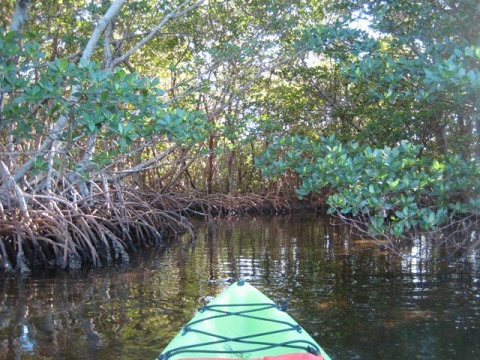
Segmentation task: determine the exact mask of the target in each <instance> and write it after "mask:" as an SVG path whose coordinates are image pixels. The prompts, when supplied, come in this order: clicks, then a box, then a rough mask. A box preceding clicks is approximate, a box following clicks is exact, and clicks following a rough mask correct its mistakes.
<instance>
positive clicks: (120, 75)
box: [0, 0, 480, 263]
mask: <svg viewBox="0 0 480 360" xmlns="http://www.w3.org/2000/svg"><path fill="white" fill-rule="evenodd" d="M479 14H480V7H479V6H478V4H477V1H475V0H465V1H461V2H459V1H453V0H452V1H451V0H427V1H422V2H416V1H414V2H411V1H404V0H383V1H370V0H354V1H346V0H345V1H343V0H341V1H328V0H325V1H318V0H302V1H295V2H285V1H276V0H275V1H263V0H255V1H248V2H241V1H220V0H209V1H207V0H197V1H194V0H186V1H183V2H182V1H160V2H158V1H156V2H155V1H149V0H143V1H135V2H126V1H124V0H114V1H111V2H109V1H102V2H92V1H70V0H64V1H51V0H48V1H42V2H30V1H28V0H7V1H3V2H2V3H1V4H0V18H1V23H0V26H1V27H2V28H1V29H0V138H1V139H2V145H1V146H2V152H1V154H0V171H1V172H0V174H1V176H2V178H1V180H0V205H1V206H2V207H1V209H0V210H1V211H2V214H3V213H4V211H5V214H6V215H5V216H3V217H2V221H5V222H6V224H7V225H5V226H7V227H8V226H9V225H8V224H10V222H12V221H13V222H15V221H17V220H18V219H17V217H18V216H19V215H18V214H21V215H20V218H22V221H20V222H17V223H16V224H17V225H15V226H17V228H16V230H12V231H10V230H9V231H8V234H9V235H8V236H7V238H8V245H9V246H11V248H12V249H13V250H12V251H19V253H21V252H22V242H23V241H24V239H25V238H32V236H33V237H35V236H34V235H32V234H33V233H31V232H29V231H30V230H29V229H30V228H29V224H32V216H33V215H32V212H31V211H32V210H34V209H35V210H38V209H39V207H45V208H47V209H49V210H52V209H54V210H52V211H54V213H55V214H56V215H54V216H56V217H57V220H58V219H62V217H63V216H64V215H65V211H66V209H70V208H74V209H75V211H80V210H81V211H80V213H83V214H84V215H85V216H87V215H88V214H90V212H91V211H92V209H91V208H90V206H93V205H94V204H102V205H105V204H108V206H106V208H105V209H104V211H105V212H104V215H103V216H105V217H108V216H111V217H112V218H113V217H115V218H118V219H123V217H126V218H127V219H125V220H119V224H120V225H119V227H120V228H121V231H120V232H119V233H118V234H124V233H129V232H128V231H126V230H125V229H126V228H125V226H124V223H129V224H130V225H131V226H132V227H131V229H133V228H135V227H136V226H137V225H138V224H140V222H138V221H137V218H136V216H137V215H135V211H131V212H130V211H125V212H121V213H111V211H114V210H113V207H118V206H119V205H118V203H115V201H117V200H118V201H119V202H120V204H122V205H126V202H125V200H124V197H123V192H126V191H127V190H128V191H130V193H131V194H133V193H135V192H138V191H139V189H141V191H145V194H149V195H145V197H146V198H149V196H150V195H151V194H170V193H172V192H184V193H185V192H187V193H188V192H195V196H196V197H197V198H199V197H207V195H209V196H210V195H211V194H213V193H224V194H229V195H232V196H234V195H238V194H245V193H252V192H254V193H257V194H266V195H269V194H273V195H275V196H278V195H282V196H286V197H289V196H295V194H297V195H299V196H301V197H306V196H308V195H309V194H311V193H314V194H318V193H325V191H327V190H328V191H331V192H332V193H331V194H330V196H329V197H328V205H329V206H330V207H331V209H332V210H331V211H335V212H337V213H338V214H339V215H340V216H341V217H343V218H344V219H347V218H356V219H359V221H360V222H361V223H362V224H363V225H365V227H366V228H367V229H369V231H370V232H371V233H375V234H383V235H387V236H390V235H392V236H405V235H406V230H409V229H414V228H415V229H420V230H434V229H438V228H439V226H442V225H443V224H445V222H447V223H448V221H451V220H453V219H457V218H458V217H462V216H467V214H469V215H472V214H473V215H476V214H478V205H479V204H478V180H477V179H478V167H479V165H478V161H479V160H478V159H479V155H480V104H479V103H480V31H479V29H478V25H476V24H479V23H480V21H479V16H480V15H479ZM330 136H334V137H332V138H331V137H330ZM459 175H460V176H459ZM440 180H441V181H440ZM295 191H296V192H295ZM110 192H112V194H114V196H113V195H112V196H110ZM139 193H141V192H139ZM142 194H143V193H142ZM142 196H143V195H142ZM112 199H113V200H112ZM111 201H112V202H111ZM39 204H40V205H39ZM59 204H62V205H61V206H58V205H59ZM114 204H115V205H114ZM112 206H113V207H112ZM5 209H6V210H5ZM144 209H145V208H144V207H142V211H144ZM18 210H20V211H18ZM69 211H70V210H69ZM42 214H43V213H41V212H39V213H38V216H39V217H41V216H43V215H42ZM52 216H53V215H52ZM142 216H143V213H142ZM75 219H76V218H75ZM176 219H177V221H178V223H180V224H181V223H182V222H183V220H181V218H176ZM97 220H98V219H96V218H92V221H94V222H96V221H97ZM75 221H76V220H75ZM75 221H73V220H72V222H70V223H69V225H68V226H66V228H69V229H71V228H75V226H77V225H76V224H75ZM145 221H146V222H147V223H148V224H149V225H148V226H149V229H150V223H151V222H152V221H151V219H150V220H145ZM144 223H145V222H142V224H144ZM18 224H20V225H18ZM70 226H71V227H70ZM102 226H103V225H102ZM141 226H143V225H141ZM8 228H9V229H13V228H10V227H8ZM20 228H22V229H23V230H21V231H20V230H19V229H20ZM66 228H65V229H66ZM99 228H100V227H99ZM18 234H24V235H18ZM40 235H41V237H42V239H43V240H42V241H44V242H45V244H48V246H53V247H54V248H55V251H54V252H57V253H64V257H67V255H65V254H67V253H69V251H72V252H73V253H75V252H77V248H75V247H73V250H65V249H67V248H68V246H70V245H68V246H67V245H58V239H56V238H55V237H53V238H55V239H56V240H55V241H53V240H52V237H48V236H46V235H45V234H44V233H42V234H40ZM122 236H124V235H118V236H117V235H115V236H114V237H112V238H115V239H116V238H117V237H118V238H119V239H120V240H121V238H122ZM137 237H138V236H137ZM120 240H119V241H120ZM52 241H53V244H55V245H52ZM90 241H92V242H93V240H92V239H90ZM112 241H113V240H112ZM115 241H116V240H115ZM115 241H114V242H115ZM121 241H123V240H121ZM1 244H3V243H1ZM42 244H43V243H42ZM57 245H58V247H57ZM77 245H78V244H77ZM42 246H43V245H42ZM48 246H47V247H48ZM82 246H83V247H84V248H88V249H89V250H88V251H91V252H92V254H93V253H94V251H93V250H92V249H93V247H91V246H89V241H86V243H85V244H83V245H78V247H79V248H81V247H82ZM122 246H123V245H122ZM125 246H126V247H128V246H127V245H125ZM0 252H1V254H3V256H4V257H5V256H7V255H6V254H7V253H8V249H4V248H3V247H0ZM8 256H10V255H8ZM8 256H7V257H8ZM92 258H95V256H94V255H92ZM1 260H2V259H1V258H0V261H1ZM65 262H66V261H63V263H65Z"/></svg>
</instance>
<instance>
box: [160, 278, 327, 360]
mask: <svg viewBox="0 0 480 360" xmlns="http://www.w3.org/2000/svg"><path fill="white" fill-rule="evenodd" d="M284 310H285V309H284V308H283V306H281V305H277V304H275V303H274V302H273V301H272V300H270V299H269V298H268V297H267V296H265V295H264V294H263V293H262V292H260V291H259V290H257V289H256V288H255V287H253V286H252V285H250V284H248V283H246V282H244V281H238V282H236V283H234V284H232V285H230V286H229V287H228V288H226V289H225V290H224V291H223V292H222V293H220V294H219V295H218V296H217V297H215V298H214V299H213V300H212V301H211V302H210V303H209V304H208V305H206V306H204V307H203V308H201V309H200V310H199V311H198V313H197V314H196V315H195V316H194V317H193V319H192V320H191V321H190V322H189V323H188V324H187V325H186V326H185V327H184V328H183V329H182V330H181V331H180V332H179V333H178V334H177V335H176V336H175V338H174V339H173V340H172V341H171V342H170V344H168V345H167V347H166V348H165V349H164V351H163V352H162V353H161V354H160V356H159V357H158V359H160V360H178V359H214V358H215V359H218V358H223V359H249V360H252V359H258V358H267V357H268V358H270V357H278V360H307V359H308V360H314V359H316V360H320V359H322V358H323V359H326V360H330V357H329V356H328V355H327V354H326V353H325V352H324V351H323V349H322V348H321V347H320V345H318V344H317V343H316V342H315V340H314V339H313V338H312V337H311V336H310V335H309V334H308V333H307V332H306V331H305V330H304V329H302V327H301V326H300V325H298V324H297V323H296V322H295V320H293V319H292V317H290V315H288V314H287V313H286V312H285V311H284Z"/></svg>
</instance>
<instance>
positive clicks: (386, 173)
mask: <svg viewBox="0 0 480 360" xmlns="http://www.w3.org/2000/svg"><path fill="white" fill-rule="evenodd" d="M420 152H421V147H420V146H419V145H414V144H412V143H409V142H407V141H402V142H401V143H400V144H399V145H397V146H395V147H384V148H372V147H370V146H365V145H360V144H359V143H357V142H348V143H342V142H340V141H338V140H337V139H335V137H333V136H331V137H329V138H325V137H323V138H322V139H321V141H314V142H312V141H309V140H308V139H306V138H300V137H286V138H279V139H277V141H276V142H274V143H273V144H271V145H270V146H269V147H268V149H267V151H266V152H265V154H264V155H263V156H262V157H261V158H260V159H259V161H258V162H257V166H259V167H260V168H261V169H262V171H263V174H264V176H266V177H275V176H278V175H280V174H282V173H284V172H285V171H287V170H290V171H292V172H294V173H296V174H297V175H298V176H299V178H300V179H301V181H302V183H301V185H300V186H299V187H298V189H297V194H298V196H299V197H304V196H307V195H308V194H310V193H315V192H320V191H321V190H323V189H325V188H328V189H330V190H331V194H330V196H329V197H328V199H327V204H328V206H329V213H336V212H338V213H339V214H341V215H342V216H351V217H361V218H368V220H369V224H368V226H369V230H370V232H371V233H374V234H381V235H387V236H395V237H403V236H404V235H405V234H406V233H407V232H408V231H409V230H411V229H413V228H415V229H419V230H423V231H431V230H435V229H436V228H438V227H439V226H441V225H442V224H444V223H445V222H446V221H447V220H448V218H449V217H451V216H457V215H458V216H463V215H465V214H467V213H474V214H478V213H479V212H480V196H479V190H480V163H479V162H478V161H466V160H463V159H461V158H460V156H458V155H452V156H445V157H443V158H442V159H433V158H431V157H428V156H420Z"/></svg>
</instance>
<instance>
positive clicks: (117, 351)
mask: <svg viewBox="0 0 480 360" xmlns="http://www.w3.org/2000/svg"><path fill="white" fill-rule="evenodd" d="M197 228H198V236H197V239H196V240H195V241H193V240H192V239H190V238H188V237H185V238H183V239H181V241H179V242H178V243H176V244H175V245H173V246H172V247H171V248H169V249H167V250H166V251H165V252H161V251H158V250H155V251H145V252H143V253H140V254H138V255H137V256H135V257H134V258H133V259H132V261H131V263H130V264H129V266H127V267H123V268H119V269H101V270H95V271H85V272H83V273H78V274H70V275H66V274H59V273H54V274H52V273H44V274H37V275H36V276H33V277H30V278H26V279H23V280H11V279H10V280H9V279H2V280H0V350H1V351H0V359H140V358H141V359H154V358H155V357H156V356H157V355H158V353H159V352H160V351H161V350H162V349H163V347H164V346H165V345H166V344H167V343H168V341H169V340H170V339H171V338H172V337H173V336H174V335H175V333H176V332H177V331H178V330H179V329H180V328H181V326H182V325H183V324H185V323H186V322H187V321H188V320H189V319H190V318H191V317H192V315H193V314H194V312H195V310H196V309H198V308H199V307H200V306H201V305H203V304H204V303H205V302H207V301H208V300H210V299H211V298H212V297H213V296H214V295H215V294H217V293H219V292H220V291H221V290H222V289H223V288H225V287H226V286H227V285H228V284H229V283H230V282H232V281H233V280H234V279H237V278H239V277H244V278H245V279H247V280H249V281H250V282H251V283H252V284H253V285H255V286H257V287H258V288H259V289H260V290H262V291H263V292H265V293H266V294H267V295H268V296H270V297H271V298H273V299H274V300H276V301H281V300H282V299H285V298H286V299H289V301H290V308H289V313H290V314H291V315H292V316H293V317H295V318H296V320H298V321H299V323H301V324H302V325H303V326H304V327H305V328H306V329H307V330H308V331H309V332H310V333H311V334H312V335H313V336H314V337H315V338H316V339H317V340H318V342H319V343H320V344H321V345H322V346H323V347H324V348H325V350H326V351H327V352H329V353H330V354H331V356H332V358H333V359H405V358H410V359H473V358H475V356H476V355H475V354H480V343H479V342H478V339H480V255H479V254H472V255H471V256H470V257H469V258H468V259H466V260H462V261H458V262H451V263H443V262H425V261H422V260H419V259H418V258H416V257H401V256H398V255H396V254H391V253H389V252H388V251H386V250H385V249H384V248H383V247H382V246H381V244H378V243H377V242H374V241H369V240H360V239H355V238H351V235H350V233H349V231H348V229H347V228H346V227H342V226H332V225H331V224H330V222H329V220H328V219H325V218H320V217H315V216H310V215H302V216H292V217H262V218H248V219H233V220H232V219H231V220H218V221H216V222H215V223H214V225H213V226H206V225H204V224H198V226H197ZM409 251H410V252H412V251H413V252H415V251H417V250H416V249H414V248H412V249H410V250H409Z"/></svg>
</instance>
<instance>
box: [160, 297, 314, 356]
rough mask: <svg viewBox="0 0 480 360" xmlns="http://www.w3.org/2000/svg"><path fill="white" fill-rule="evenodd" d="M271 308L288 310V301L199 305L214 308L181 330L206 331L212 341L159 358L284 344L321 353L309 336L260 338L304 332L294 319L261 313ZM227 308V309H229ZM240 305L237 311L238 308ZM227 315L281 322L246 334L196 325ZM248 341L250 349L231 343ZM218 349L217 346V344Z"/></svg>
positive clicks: (284, 346)
mask: <svg viewBox="0 0 480 360" xmlns="http://www.w3.org/2000/svg"><path fill="white" fill-rule="evenodd" d="M271 308H275V309H277V310H279V311H285V310H284V309H286V305H285V304H282V305H277V304H275V303H273V302H271V303H253V304H252V303H250V304H215V305H205V306H203V307H202V308H200V312H202V313H203V312H207V311H208V312H212V315H211V316H208V317H205V318H203V319H201V320H194V321H191V322H190V323H188V324H187V325H186V326H185V327H184V328H183V331H182V332H181V334H182V335H183V336H185V335H187V334H188V333H191V332H194V333H197V334H201V335H207V336H209V337H211V338H212V341H208V342H205V341H203V342H201V343H197V344H189V345H184V346H179V347H176V348H173V349H171V350H169V351H167V352H165V353H163V354H161V355H160V357H159V359H160V360H168V359H169V358H170V357H172V356H174V355H178V354H181V353H191V352H195V353H202V354H238V355H242V354H246V353H248V354H250V353H254V352H256V351H264V350H268V349H273V348H278V347H283V348H289V349H298V350H301V351H306V352H307V353H310V354H313V355H318V354H320V349H319V348H318V347H317V345H316V344H315V343H312V342H310V341H308V340H302V339H298V340H289V341H283V342H277V343H274V342H269V341H262V340H261V338H262V337H263V336H269V335H273V334H278V333H283V332H288V331H296V332H298V333H302V331H303V329H302V327H301V326H300V325H298V324H296V323H291V322H288V321H282V320H277V319H274V318H271V317H269V318H267V317H263V316H259V315H258V314H255V313H258V312H261V311H263V310H268V309H271ZM226 309H228V310H226ZM237 309H240V310H238V311H235V310H237ZM226 317H243V318H248V319H250V320H255V321H264V322H269V323H275V324H277V325H281V326H280V327H279V328H278V329H276V330H271V331H263V332H258V333H254V334H249V335H244V336H225V335H223V334H216V333H213V332H210V331H206V330H200V329H198V328H196V327H195V325H197V324H201V323H203V322H205V321H209V320H213V319H219V318H226ZM232 343H236V344H249V345H252V347H249V348H248V350H242V349H234V348H232V346H231V344H232ZM221 344H225V347H224V349H222V350H209V349H205V347H207V346H211V345H221ZM217 349H218V348H217Z"/></svg>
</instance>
